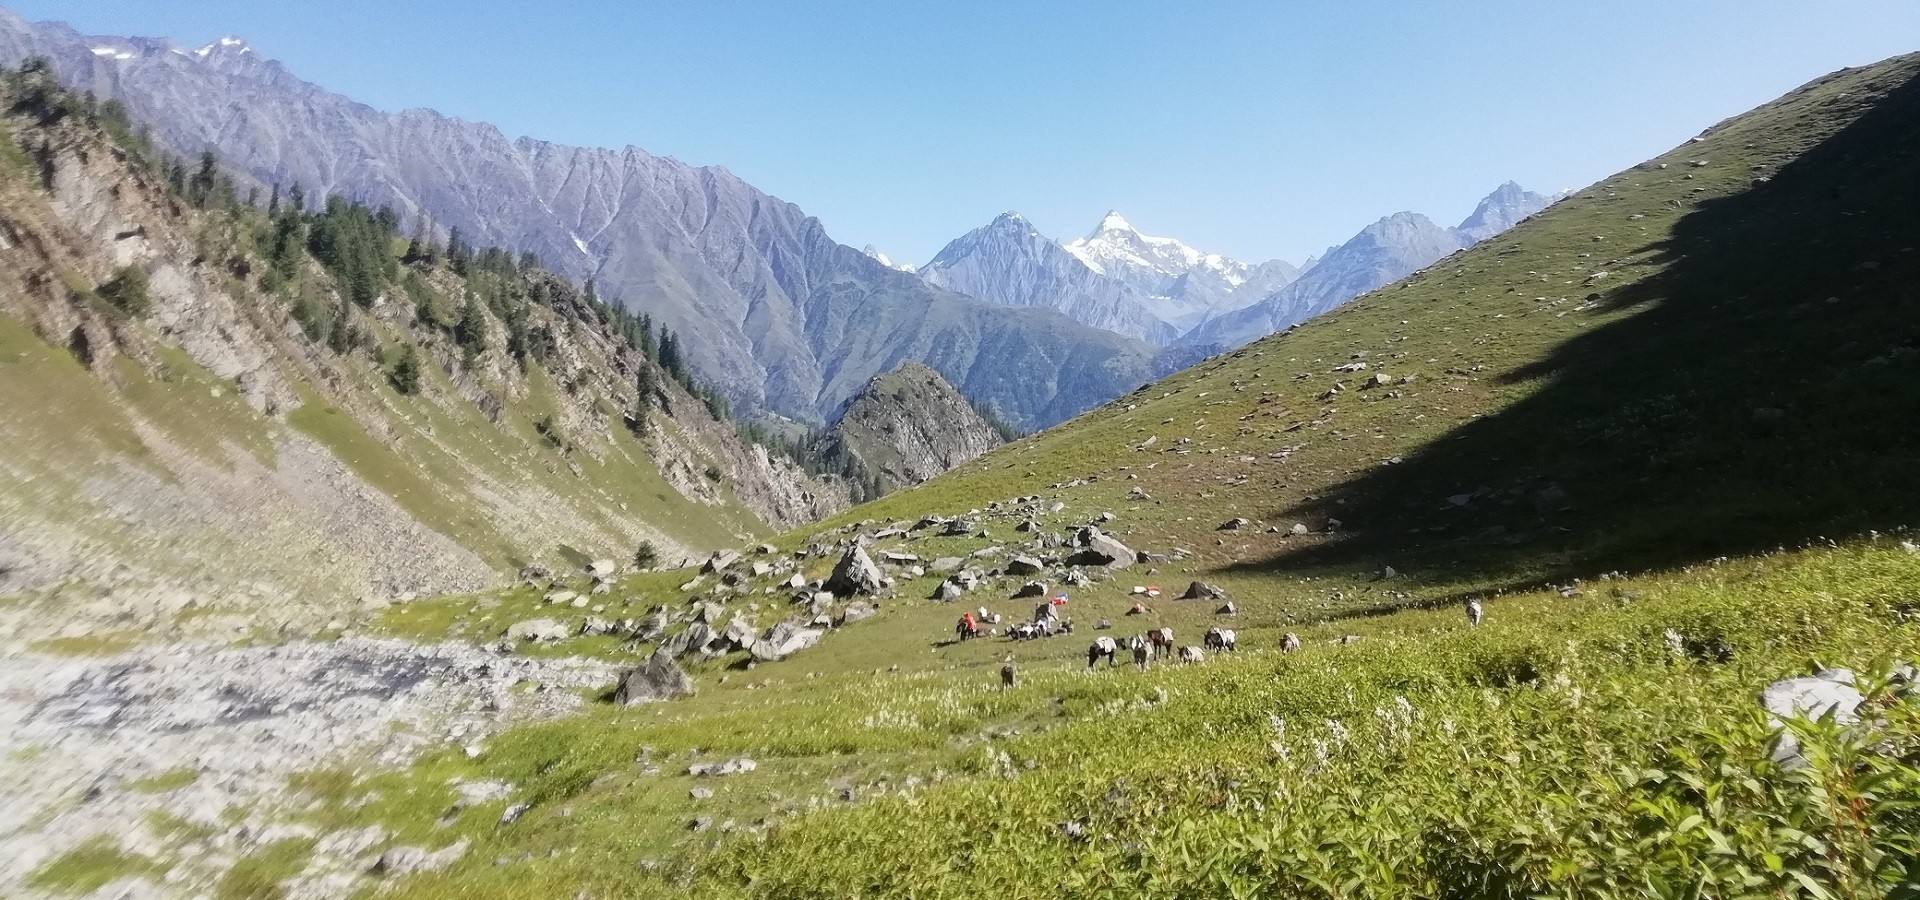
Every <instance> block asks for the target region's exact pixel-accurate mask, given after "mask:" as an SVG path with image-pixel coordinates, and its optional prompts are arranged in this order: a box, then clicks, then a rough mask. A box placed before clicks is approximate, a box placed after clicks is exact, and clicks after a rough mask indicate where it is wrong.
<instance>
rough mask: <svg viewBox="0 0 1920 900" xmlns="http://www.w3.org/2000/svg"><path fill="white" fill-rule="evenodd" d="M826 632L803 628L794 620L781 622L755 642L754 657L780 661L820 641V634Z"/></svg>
mask: <svg viewBox="0 0 1920 900" xmlns="http://www.w3.org/2000/svg"><path fill="white" fill-rule="evenodd" d="M824 633H825V632H822V631H818V630H815V629H812V628H802V627H800V626H799V625H796V624H794V623H792V622H781V623H780V624H778V625H775V626H773V627H772V628H769V629H767V636H766V637H764V638H761V639H760V640H758V641H755V642H754V644H753V648H752V653H753V658H754V659H756V660H758V661H760V662H778V661H779V660H783V659H786V658H787V657H789V656H792V655H793V654H795V653H798V652H800V651H802V650H805V649H807V648H808V647H812V646H813V645H814V644H817V643H820V636H821V635H822V634H824Z"/></svg>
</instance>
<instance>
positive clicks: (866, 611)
mask: <svg viewBox="0 0 1920 900" xmlns="http://www.w3.org/2000/svg"><path fill="white" fill-rule="evenodd" d="M879 611H880V610H878V609H876V608H874V605H873V604H871V603H868V602H866V601H865V600H856V601H854V602H852V603H849V604H847V608H846V611H845V612H842V613H841V614H840V624H842V625H851V624H853V623H855V622H858V621H860V620H862V619H871V618H873V614H874V613H877V612H879Z"/></svg>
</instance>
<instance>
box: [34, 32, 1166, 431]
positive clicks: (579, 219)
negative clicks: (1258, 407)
mask: <svg viewBox="0 0 1920 900" xmlns="http://www.w3.org/2000/svg"><path fill="white" fill-rule="evenodd" d="M28 56H45V57H47V58H49V59H50V60H51V61H52V63H53V66H54V69H55V71H56V72H57V73H58V74H59V76H60V78H61V79H62V80H63V81H64V82H66V83H68V84H70V85H73V86H74V87H75V88H76V89H84V90H91V91H93V92H94V93H96V94H98V95H100V96H103V97H115V98H119V99H120V100H122V101H123V102H125V103H126V104H127V106H128V107H129V109H130V110H131V111H132V113H133V114H134V116H135V117H136V118H138V119H140V120H141V121H145V122H150V123H153V127H154V129H155V136H156V137H157V138H159V139H160V140H161V141H162V142H163V143H165V144H166V145H168V146H171V147H173V148H174V149H175V150H177V151H179V152H181V153H183V154H189V155H191V154H196V153H198V152H199V151H200V150H202V149H211V150H213V151H214V152H215V153H217V154H218V155H219V157H220V158H221V159H222V160H224V161H225V162H226V163H227V164H229V165H231V166H234V167H236V168H237V169H238V170H240V172H241V173H243V174H245V175H247V176H250V177H252V178H254V179H257V180H258V181H259V182H261V183H263V184H272V185H278V186H280V187H281V188H282V189H283V190H290V189H291V188H292V186H293V185H295V184H299V185H301V186H303V187H304V189H305V192H306V196H307V197H308V198H310V202H317V200H314V199H313V198H318V197H320V196H322V195H325V194H340V195H342V196H346V197H349V198H352V199H355V200H358V201H360V202H363V203H366V204H369V205H372V206H386V207H389V208H391V209H392V210H394V211H395V212H396V213H397V214H399V216H400V220H401V221H402V222H403V223H406V226H407V227H408V228H409V229H412V228H414V227H424V228H426V229H427V230H428V231H429V232H430V233H431V234H434V235H437V236H442V237H444V236H445V235H447V234H448V233H449V232H450V231H451V230H453V229H458V230H459V232H460V235H461V236H462V239H463V240H464V241H466V242H467V243H469V244H473V245H480V246H484V245H489V244H491V245H496V246H502V247H508V248H511V249H513V250H516V251H530V252H533V253H536V254H538V255H539V257H540V258H541V260H542V261H543V262H544V263H545V264H546V265H547V266H549V267H550V268H552V269H554V270H555V271H557V272H559V273H561V274H563V275H566V276H569V277H572V278H574V279H576V280H584V279H587V278H592V279H593V280H594V283H595V287H596V289H597V290H598V292H599V294H600V296H601V297H603V298H608V299H612V300H615V301H618V302H620V303H621V304H623V305H624V306H626V307H628V308H629V309H633V310H636V311H644V312H647V313H649V314H651V315H652V316H653V318H654V319H655V321H657V322H659V323H660V324H662V325H664V326H665V327H667V328H670V329H672V330H673V331H675V332H677V333H678V334H679V335H680V337H681V339H682V343H683V345H684V347H685V348H686V351H687V353H688V356H689V358H690V359H691V361H692V363H693V365H694V367H695V369H696V370H697V371H698V372H700V373H701V374H702V376H703V377H704V378H706V379H707V380H708V381H710V382H712V383H714V384H716V385H717V386H718V387H720V388H721V390H722V391H723V392H724V393H725V394H726V395H727V396H728V397H729V399H731V400H732V401H733V403H734V406H735V409H736V410H737V411H740V412H745V413H748V414H751V413H753V412H755V411H767V412H772V413H777V414H779V415H782V416H786V417H789V418H792V419H795V420H798V421H801V422H806V423H810V424H822V423H824V421H825V420H826V418H827V417H828V416H830V415H831V414H833V413H834V412H836V411H838V410H839V409H840V408H841V407H842V406H844V404H845V403H846V401H847V400H848V399H849V398H851V397H852V396H854V395H855V394H856V393H858V392H859V391H860V390H861V389H863V388H864V387H865V386H866V384H867V382H868V381H870V380H871V379H872V378H873V377H874V376H875V375H878V374H881V373H883V372H890V371H892V370H894V369H895V368H898V367H899V365H900V364H901V363H903V362H906V361H909V360H918V361H921V362H924V363H926V364H928V365H929V366H932V367H933V368H934V369H936V370H938V371H939V372H940V373H941V374H942V376H944V377H945V378H946V379H947V380H948V381H950V382H952V383H953V384H954V385H956V386H958V387H959V388H960V390H962V391H963V392H965V393H966V394H967V396H969V397H971V398H973V399H974V400H977V401H981V402H983V403H985V404H987V405H988V406H990V407H991V408H992V409H994V410H995V411H997V412H998V413H999V414H1000V415H1001V416H1003V417H1005V418H1006V419H1007V420H1009V421H1010V422H1012V423H1014V424H1016V425H1019V426H1021V427H1023V428H1033V427H1040V426H1045V425H1049V424H1053V423H1055V422H1059V421H1061V420H1063V419H1065V418H1067V417H1069V416H1072V415H1074V414H1075V413H1078V412H1080V411H1082V410H1085V409H1088V408H1090V407H1092V406H1095V405H1097V404H1099V403H1102V402H1105V401H1106V400H1108V399H1111V398H1113V397H1116V396H1119V395H1120V394H1123V393H1126V392H1127V391H1129V390H1132V389H1133V388H1134V387H1135V386H1136V385H1138V384H1140V383H1141V382H1143V381H1145V380H1147V378H1149V377H1151V376H1153V375H1155V374H1156V373H1158V372H1162V371H1165V370H1166V368H1167V365H1168V364H1167V363H1161V362H1157V361H1156V359H1155V357H1156V352H1155V350H1154V349H1153V348H1152V347H1150V346H1147V345H1146V344H1143V343H1141V342H1138V341H1134V340H1130V339H1127V338H1125V337H1122V336H1119V335H1116V334H1114V333H1113V332H1110V331H1106V330H1103V329H1098V328H1093V327H1090V326H1087V325H1084V324H1081V323H1078V322H1074V321H1072V320H1070V319H1068V318H1066V317H1065V316H1063V315H1061V314H1059V313H1057V312H1055V311H1053V310H1050V309H1008V308H1006V307H1005V306H1004V305H1001V304H994V303H987V302H983V301H980V300H976V299H974V298H971V297H967V296H964V295H961V294H958V293H955V292H952V291H949V290H944V289H941V288H938V287H935V286H934V285H932V284H930V283H929V282H927V281H925V280H922V279H920V278H918V277H916V276H914V275H912V274H910V273H907V272H902V271H899V270H896V269H894V268H891V267H889V266H887V265H885V264H883V263H881V262H879V261H877V260H875V259H872V258H870V257H868V256H867V255H865V254H863V253H861V252H860V251H858V250H855V249H853V248H851V247H847V246H844V245H842V244H839V243H837V242H835V241H834V240H833V239H832V238H831V237H829V236H828V235H827V233H826V230H825V229H824V228H823V227H822V226H821V224H820V222H819V220H817V219H814V218H812V217H810V216H808V215H807V214H806V213H805V212H803V211H802V210H801V209H799V208H798V207H796V206H794V205H793V204H790V203H787V202H785V201H782V200H780V199H778V198H776V197H772V196H769V195H767V194H766V193H764V192H762V191H760V190H758V189H756V188H754V187H753V186H752V185H750V184H747V183H746V182H744V181H742V180H740V179H739V178H737V177H735V176H734V175H733V174H732V173H730V172H728V171H727V170H725V169H723V168H716V167H695V166H690V165H686V164H684V163H681V162H679V161H677V160H673V159H667V158H662V157H657V156H653V155H651V154H648V153H646V152H645V151H642V150H639V149H637V148H634V147H628V148H626V149H624V150H600V149H586V148H578V147H566V146H561V145H557V144H551V143H547V142H544V141H538V140H534V139H531V138H518V139H510V138H508V137H507V136H506V135H504V134H502V133H501V132H500V130H499V129H498V128H495V127H494V126H492V125H489V124H485V123H475V122H466V121H462V120H459V119H454V118H450V117H447V116H443V115H441V114H439V113H436V112H433V111H431V110H421V109H414V110H407V111H404V112H399V113H388V112H381V111H379V110H375V109H373V108H371V107H368V106H365V105H363V104H360V103H355V102H353V101H352V100H350V99H348V98H346V97H342V96H340V95H338V94H333V93H329V92H327V91H325V90H322V89H321V88H319V87H316V86H314V85H312V84H308V83H306V82H304V81H302V80H300V79H299V78H297V77H295V76H294V75H293V74H292V73H291V72H290V71H288V70H287V68H286V67H285V66H283V65H281V64H280V63H278V62H275V61H273V60H271V59H267V58H265V57H263V56H262V55H260V54H259V53H257V52H255V51H254V50H253V49H252V48H251V47H249V46H247V44H246V43H245V42H244V41H241V40H239V39H236V38H225V39H222V40H219V41H215V42H213V43H210V44H208V45H206V46H204V47H200V48H197V49H187V48H182V47H179V46H176V45H174V44H173V43H171V42H169V41H165V40H155V39H146V38H114V37H89V36H85V35H82V34H80V33H78V32H76V31H74V30H73V29H72V28H69V27H67V26H66V25H64V24H59V23H43V24H34V23H29V22H27V21H26V20H25V19H22V18H21V17H20V16H18V15H16V14H14V13H11V12H8V11H4V10H0V63H6V64H13V63H18V62H19V61H21V60H22V59H24V58H26V57H28Z"/></svg>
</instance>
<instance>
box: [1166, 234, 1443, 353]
mask: <svg viewBox="0 0 1920 900" xmlns="http://www.w3.org/2000/svg"><path fill="white" fill-rule="evenodd" d="M1467 244H1468V242H1467V241H1465V240H1464V239H1463V238H1461V236H1460V235H1458V234H1456V233H1455V232H1453V231H1452V230H1450V229H1447V228H1442V227H1441V226H1439V225H1435V224H1434V223H1433V221H1432V220H1430V219H1428V218H1427V217H1426V216H1423V215H1420V214H1419V213H1410V212H1402V213H1394V214H1393V215H1391V216H1387V217H1386V218H1383V219H1381V220H1380V221H1378V222H1375V223H1373V224H1372V225H1368V226H1367V227H1366V228H1363V229H1361V230H1360V233H1359V234H1356V235H1354V236H1353V238H1352V239H1350V240H1348V241H1347V242H1346V243H1344V244H1341V245H1340V246H1338V247H1335V248H1334V249H1332V250H1329V251H1327V254H1326V255H1325V256H1322V257H1320V259H1319V260H1318V261H1317V262H1316V263H1315V265H1314V267H1313V268H1312V269H1311V270H1310V271H1308V272H1307V273H1306V274H1305V275H1302V276H1300V277H1299V279H1297V280H1295V281H1293V282H1291V283H1290V284H1288V285H1287V286H1285V287H1283V288H1281V289H1280V290H1278V291H1276V292H1274V293H1273V294H1272V295H1270V296H1268V297H1267V298H1265V299H1263V300H1261V301H1260V302H1258V303H1255V304H1253V305H1251V306H1248V307H1245V308H1243V309H1240V310H1237V311H1235V312H1231V313H1228V314H1226V315H1223V316H1220V317H1218V318H1215V319H1210V320H1208V321H1207V322H1206V323H1204V324H1202V325H1201V326H1200V327H1198V328H1195V329H1194V330H1193V331H1191V332H1189V333H1188V334H1187V335H1186V336H1185V337H1184V338H1182V339H1181V340H1182V342H1183V343H1186V344H1189V345H1192V346H1197V347H1210V348H1219V349H1225V348H1231V347H1237V346H1240V345H1241V344H1245V343H1247V342H1248V341H1251V340H1254V339H1256V338H1259V337H1262V336H1265V335H1269V334H1272V333H1274V332H1276V331H1282V330H1284V329H1286V328H1287V327H1289V326H1292V325H1295V324H1298V323H1300V322H1304V321H1306V320H1308V319H1310V318H1313V317H1314V316H1317V315H1319V314H1321V313H1323V312H1326V311H1327V310H1329V309H1332V308H1334V307H1336V306H1339V305H1340V304H1342V303H1345V302H1347V301H1348V300H1351V299H1353V298H1354V297H1357V296H1359V295H1361V294H1364V293H1366V292H1367V291H1370V290H1373V289H1374V288H1377V287H1379V286H1381V285H1383V284H1386V283H1388V282H1391V281H1393V280H1394V279H1396V278H1402V277H1405V276H1406V275H1408V274H1409V273H1412V272H1414V271H1416V270H1418V269H1420V268H1421V267H1423V266H1426V265H1428V264H1430V263H1432V262H1434V261H1435V260H1438V259H1440V258H1442V257H1444V256H1446V255H1447V254H1449V253H1452V252H1454V251H1455V250H1458V249H1460V248H1461V247H1464V246H1467Z"/></svg>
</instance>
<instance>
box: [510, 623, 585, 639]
mask: <svg viewBox="0 0 1920 900" xmlns="http://www.w3.org/2000/svg"><path fill="white" fill-rule="evenodd" d="M572 636H573V629H571V628H569V627H567V624H566V623H565V622H562V621H560V620H558V619H528V620H526V621H524V622H515V623H513V624H512V625H509V626H507V640H510V641H547V642H551V641H563V640H566V639H567V638H570V637H572Z"/></svg>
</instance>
